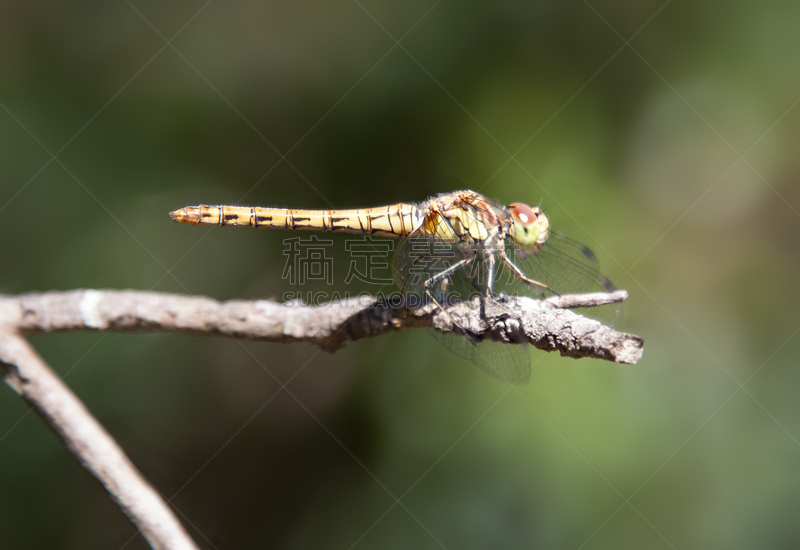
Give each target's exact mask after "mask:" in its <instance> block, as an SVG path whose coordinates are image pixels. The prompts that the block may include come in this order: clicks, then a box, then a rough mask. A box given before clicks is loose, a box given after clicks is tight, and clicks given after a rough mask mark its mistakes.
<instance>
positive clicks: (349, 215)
mask: <svg viewBox="0 0 800 550" xmlns="http://www.w3.org/2000/svg"><path fill="white" fill-rule="evenodd" d="M170 216H171V217H172V219H173V220H175V221H177V222H179V223H188V224H195V225H197V224H210V225H222V226H250V227H269V228H278V229H289V230H317V231H319V230H322V231H334V232H343V233H359V234H369V235H377V236H386V237H398V238H402V239H403V241H402V242H401V244H400V245H399V246H398V248H397V250H396V253H395V260H394V276H395V280H396V282H397V284H398V286H399V287H400V290H401V292H402V293H403V294H405V295H406V296H409V297H414V298H415V299H421V300H425V301H427V302H429V303H433V304H435V307H436V308H438V309H439V310H441V311H442V312H443V313H444V314H445V315H446V317H447V319H448V320H449V322H450V323H452V327H451V328H455V329H456V330H448V331H439V330H436V329H434V328H432V329H431V332H432V333H433V334H434V335H435V336H436V337H437V339H439V341H440V342H442V343H443V344H444V345H445V346H446V347H448V348H449V349H450V350H451V351H453V352H455V353H456V354H458V355H460V356H462V357H465V358H467V359H469V360H470V361H472V362H473V363H475V364H477V365H478V366H479V367H480V368H481V369H483V370H484V371H485V372H487V373H488V374H490V375H491V376H493V377H495V378H499V379H501V380H503V381H505V382H508V383H511V384H522V383H526V382H527V381H528V379H529V377H530V371H531V362H530V358H529V355H528V350H527V346H526V345H525V344H524V341H523V340H524V339H523V338H522V337H520V338H519V339H518V340H516V341H517V342H518V343H519V344H522V345H515V344H511V345H509V344H507V343H501V342H493V341H490V340H488V339H487V340H483V341H481V342H478V341H476V340H475V338H474V337H473V336H470V334H471V333H470V332H469V331H467V330H465V328H464V327H463V326H461V324H460V323H459V321H458V320H457V319H455V318H454V316H453V315H452V314H451V313H449V312H448V309H449V308H447V307H446V306H449V305H450V304H453V303H455V302H458V301H466V300H468V299H471V298H472V297H475V296H476V295H477V296H480V298H481V300H483V303H485V304H490V305H494V306H499V307H500V308H501V310H505V312H506V314H507V315H508V316H509V317H514V314H513V313H512V312H511V311H509V310H507V309H506V308H505V307H503V305H502V301H503V297H504V296H509V295H528V296H532V297H535V298H545V297H551V296H560V295H564V294H582V293H589V292H612V291H613V290H614V286H613V285H612V284H611V282H610V281H609V280H608V279H607V278H606V277H604V276H603V275H602V274H601V273H600V271H599V269H598V261H597V257H596V256H595V255H594V253H593V252H592V251H591V250H590V249H589V248H588V247H586V246H584V245H582V244H580V243H578V242H576V241H574V240H572V239H570V238H568V237H566V236H564V235H561V234H560V233H557V232H554V231H552V230H551V228H550V221H549V219H548V217H547V215H545V213H544V212H543V211H542V210H541V208H540V207H538V206H528V205H527V204H523V203H511V204H509V205H508V206H503V205H501V204H498V203H496V202H494V201H491V200H489V199H487V198H486V197H484V196H483V195H481V194H479V193H476V192H474V191H470V190H463V191H455V192H450V193H442V194H440V195H437V196H434V197H430V198H428V199H427V200H425V201H422V202H420V203H398V204H392V205H387V206H378V207H374V208H359V209H348V210H301V209H292V208H266V207H258V206H228V205H213V206H209V205H200V206H186V207H184V208H181V209H179V210H175V211H174V212H170ZM591 309H592V316H593V317H599V318H600V319H601V320H602V321H603V322H604V323H605V324H613V323H614V322H615V321H616V320H617V318H618V317H619V314H620V311H621V306H620V305H619V304H618V303H614V304H607V305H605V306H602V307H601V308H591ZM581 312H582V313H583V311H581ZM599 312H602V313H599Z"/></svg>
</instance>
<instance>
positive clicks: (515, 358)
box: [430, 329, 531, 385]
mask: <svg viewBox="0 0 800 550" xmlns="http://www.w3.org/2000/svg"><path fill="white" fill-rule="evenodd" d="M430 332H431V334H433V335H434V336H435V337H436V339H437V340H439V342H441V343H442V344H444V345H445V346H446V347H447V349H449V350H450V351H452V352H453V353H455V354H456V355H459V356H461V357H463V358H464V359H467V360H468V361H471V362H472V363H474V364H475V365H477V366H478V367H479V368H480V369H481V370H482V371H483V372H485V373H486V374H488V375H489V376H491V377H493V378H496V379H498V380H502V381H503V382H506V383H507V384H519V385H522V384H527V383H528V381H529V380H530V377H531V358H530V348H529V346H528V345H527V344H526V343H524V342H520V343H517V344H507V343H505V342H495V341H492V340H484V341H483V342H481V343H480V344H475V343H473V342H472V340H470V339H469V338H468V337H467V336H466V335H463V334H459V333H458V332H441V331H439V330H436V329H431V331H430Z"/></svg>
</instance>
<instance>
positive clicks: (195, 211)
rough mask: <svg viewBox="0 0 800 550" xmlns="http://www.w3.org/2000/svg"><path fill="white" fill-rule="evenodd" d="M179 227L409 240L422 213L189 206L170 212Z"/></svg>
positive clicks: (410, 208)
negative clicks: (262, 229)
mask: <svg viewBox="0 0 800 550" xmlns="http://www.w3.org/2000/svg"><path fill="white" fill-rule="evenodd" d="M170 216H172V219H173V220H175V221H176V222H179V223H191V224H194V225H197V224H210V225H241V226H251V227H272V228H276V229H294V230H310V231H340V232H344V233H366V234H369V235H381V236H386V237H405V236H407V235H408V234H409V233H411V231H413V230H414V229H415V228H416V227H417V226H418V225H419V223H420V220H419V218H420V214H419V209H418V208H417V207H416V206H414V205H412V204H404V203H398V204H393V205H390V206H381V207H378V208H360V209H354V210H298V209H293V208H262V207H259V206H228V205H215V206H207V205H200V206H186V207H184V208H181V209H180V210H175V211H174V212H170Z"/></svg>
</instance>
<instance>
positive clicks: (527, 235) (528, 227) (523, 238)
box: [508, 202, 549, 254]
mask: <svg viewBox="0 0 800 550" xmlns="http://www.w3.org/2000/svg"><path fill="white" fill-rule="evenodd" d="M508 209H509V211H510V212H511V217H512V219H513V220H514V227H513V228H512V232H513V235H514V241H516V243H517V244H518V245H519V246H521V247H522V248H523V249H524V253H525V254H532V253H534V252H536V251H537V250H539V248H541V245H542V243H544V239H546V238H547V229H548V228H549V223H548V222H547V217H546V216H545V215H544V214H543V213H542V212H541V210H539V208H538V207H537V208H531V207H530V206H528V205H527V204H522V203H519V202H515V203H511V204H510V205H508ZM540 218H544V223H545V227H542V223H541V221H542V220H540ZM543 229H544V232H543V231H542V230H543ZM542 237H544V239H543V238H542Z"/></svg>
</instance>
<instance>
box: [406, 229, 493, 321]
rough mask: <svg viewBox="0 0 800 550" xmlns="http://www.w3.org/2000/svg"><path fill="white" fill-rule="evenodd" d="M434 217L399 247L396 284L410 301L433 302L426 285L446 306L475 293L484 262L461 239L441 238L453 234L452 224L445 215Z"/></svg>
mask: <svg viewBox="0 0 800 550" xmlns="http://www.w3.org/2000/svg"><path fill="white" fill-rule="evenodd" d="M433 218H435V219H431V220H426V223H423V224H422V225H421V226H420V228H419V229H417V230H416V231H414V232H412V233H411V234H410V235H409V236H408V237H407V238H406V239H405V240H403V242H402V243H400V246H398V248H397V252H396V253H395V259H394V270H395V281H396V282H397V286H399V287H400V291H401V292H402V293H403V294H405V296H406V298H407V299H409V300H410V301H413V300H419V302H420V303H425V302H426V301H428V300H429V299H430V298H429V296H428V294H427V292H426V284H427V288H428V289H429V290H430V292H431V293H432V294H433V296H434V298H435V299H436V300H437V301H439V302H440V303H441V304H442V305H446V304H451V303H454V302H460V301H463V300H465V299H468V298H469V297H470V295H472V294H473V293H474V288H475V287H474V285H473V284H472V279H473V278H475V277H476V274H477V273H478V270H479V269H480V260H479V258H478V257H477V255H476V253H475V251H474V250H472V249H471V248H470V247H469V246H465V245H464V244H463V243H462V242H460V241H459V240H457V239H452V238H442V236H441V235H452V234H453V232H452V229H451V228H448V225H449V222H448V221H447V220H446V219H445V218H444V217H442V216H434V217H433ZM428 281H430V283H428ZM412 303H413V302H412Z"/></svg>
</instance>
